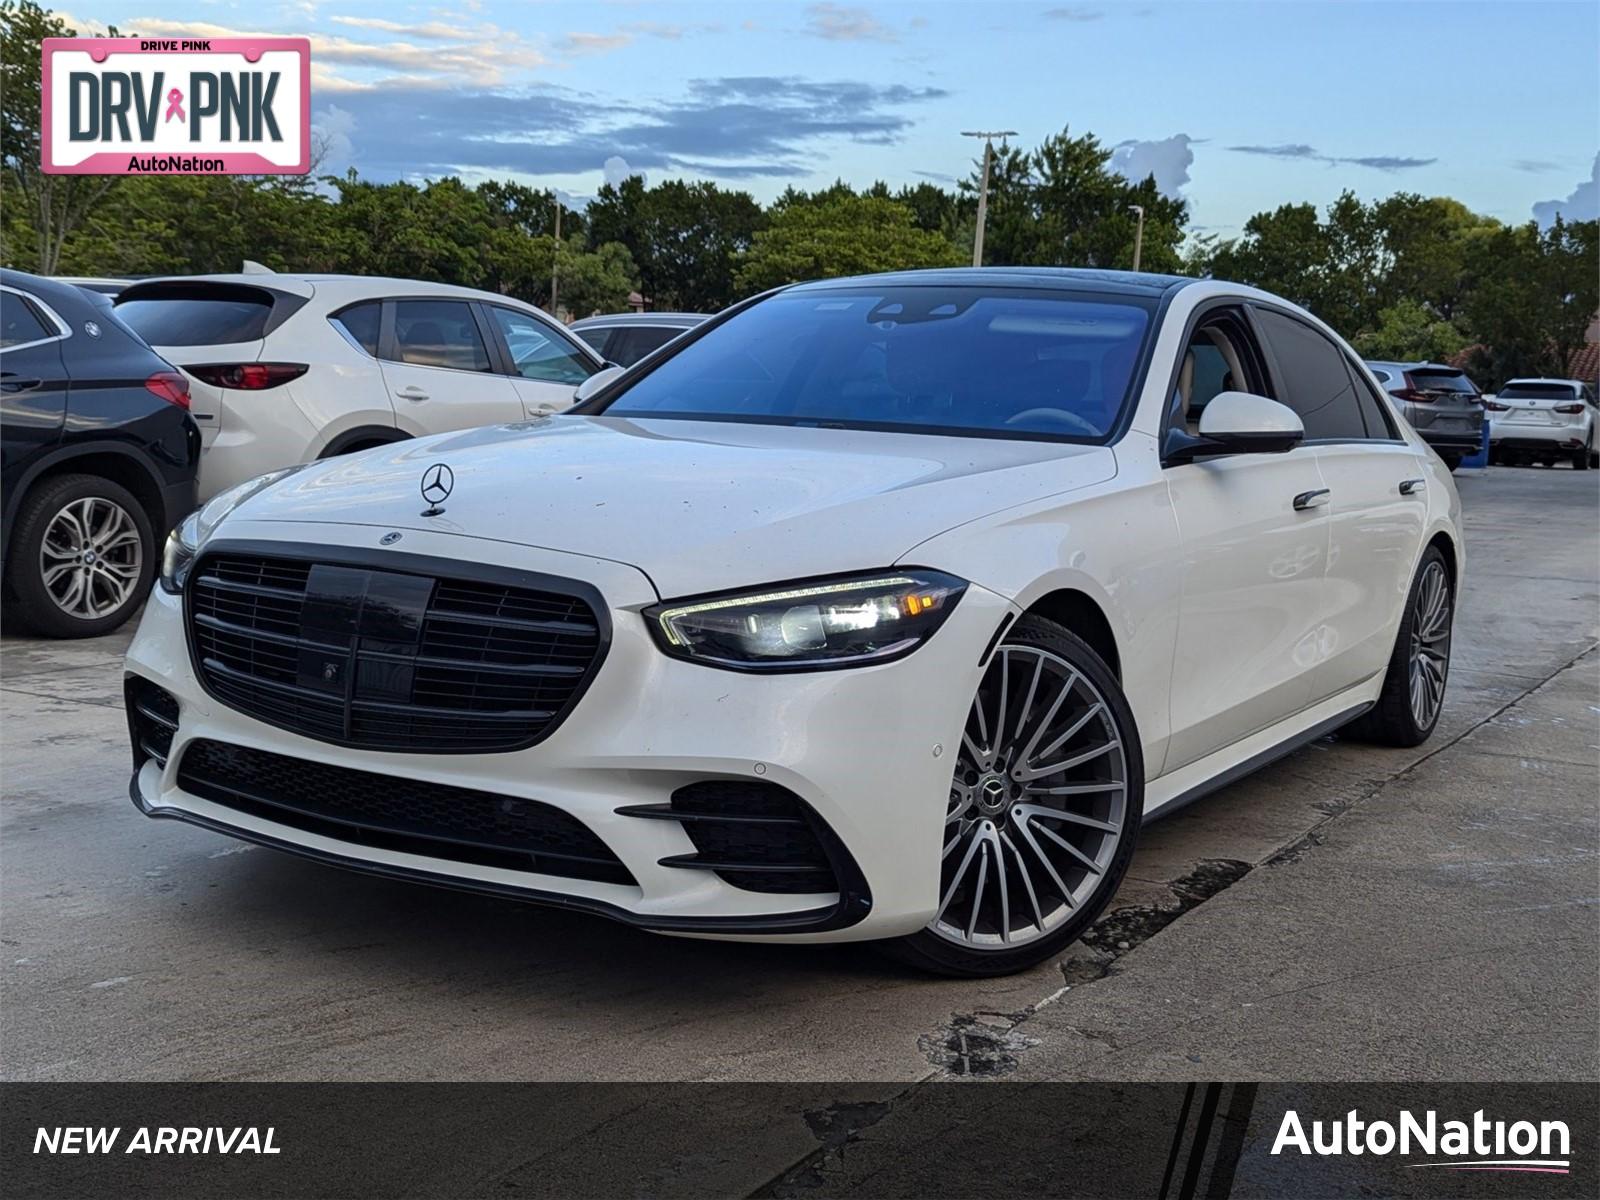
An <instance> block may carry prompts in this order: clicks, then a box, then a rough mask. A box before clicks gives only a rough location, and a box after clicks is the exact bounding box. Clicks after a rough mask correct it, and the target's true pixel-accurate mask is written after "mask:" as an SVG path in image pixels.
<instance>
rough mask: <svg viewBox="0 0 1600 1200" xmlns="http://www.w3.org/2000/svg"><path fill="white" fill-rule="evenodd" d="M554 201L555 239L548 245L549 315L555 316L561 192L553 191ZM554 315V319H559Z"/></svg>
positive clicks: (559, 250)
mask: <svg viewBox="0 0 1600 1200" xmlns="http://www.w3.org/2000/svg"><path fill="white" fill-rule="evenodd" d="M552 195H554V196H555V201H556V240H555V244H554V245H553V246H551V247H550V315H551V316H552V317H555V316H556V264H557V263H558V262H560V261H561V193H560V192H554V193H552ZM560 319H561V318H560V317H556V320H558V321H559V320H560Z"/></svg>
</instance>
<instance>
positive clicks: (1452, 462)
mask: <svg viewBox="0 0 1600 1200" xmlns="http://www.w3.org/2000/svg"><path fill="white" fill-rule="evenodd" d="M1439 460H1440V461H1441V462H1443V463H1444V467H1445V470H1447V471H1454V470H1455V469H1456V468H1457V467H1459V466H1460V465H1461V455H1459V454H1453V453H1452V454H1441V455H1439Z"/></svg>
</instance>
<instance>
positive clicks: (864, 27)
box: [806, 4, 898, 42]
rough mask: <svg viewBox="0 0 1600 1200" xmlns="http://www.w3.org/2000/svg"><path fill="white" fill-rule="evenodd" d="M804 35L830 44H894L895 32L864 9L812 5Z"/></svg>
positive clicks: (807, 16) (808, 12) (834, 5)
mask: <svg viewBox="0 0 1600 1200" xmlns="http://www.w3.org/2000/svg"><path fill="white" fill-rule="evenodd" d="M806 32H807V33H809V34H812V35H813V36H815V37H819V38H826V39H827V40H828V41H830V42H893V41H897V40H898V35H897V34H896V33H895V31H894V30H892V29H890V28H889V27H888V26H887V25H884V24H883V23H882V22H880V21H879V20H878V19H877V18H876V17H874V16H873V15H872V14H871V13H869V12H868V11H867V10H866V9H864V8H846V7H844V6H842V5H838V4H813V5H811V7H809V8H808V9H806Z"/></svg>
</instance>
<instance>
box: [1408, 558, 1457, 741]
mask: <svg viewBox="0 0 1600 1200" xmlns="http://www.w3.org/2000/svg"><path fill="white" fill-rule="evenodd" d="M1450 615H1451V614H1450V579H1449V576H1448V575H1446V574H1445V569H1444V564H1443V563H1442V562H1440V561H1438V560H1437V559H1435V560H1432V561H1430V562H1427V563H1425V564H1424V565H1423V568H1422V572H1421V574H1420V575H1419V576H1418V579H1417V586H1416V589H1415V595H1414V597H1413V598H1412V602H1411V663H1410V666H1411V670H1410V699H1411V717H1412V720H1414V721H1415V722H1416V723H1417V726H1418V728H1420V729H1432V728H1433V723H1434V721H1435V720H1437V719H1438V716H1439V706H1440V705H1441V704H1442V703H1443V702H1444V681H1445V676H1446V674H1447V673H1448V672H1449V670H1450Z"/></svg>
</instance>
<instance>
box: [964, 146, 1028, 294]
mask: <svg viewBox="0 0 1600 1200" xmlns="http://www.w3.org/2000/svg"><path fill="white" fill-rule="evenodd" d="M961 136H962V137H970V138H982V139H983V186H982V187H981V188H979V189H978V231H977V233H976V234H974V235H973V238H972V265H973V266H975V267H981V266H983V223H984V222H985V221H986V220H987V219H988V217H989V164H990V163H992V162H993V161H994V139H995V138H1000V139H1002V140H1004V139H1005V138H1008V137H1016V136H1017V131H1016V130H1015V129H998V130H991V131H988V132H984V131H981V130H978V131H973V130H965V129H963V130H962V131H961Z"/></svg>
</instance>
